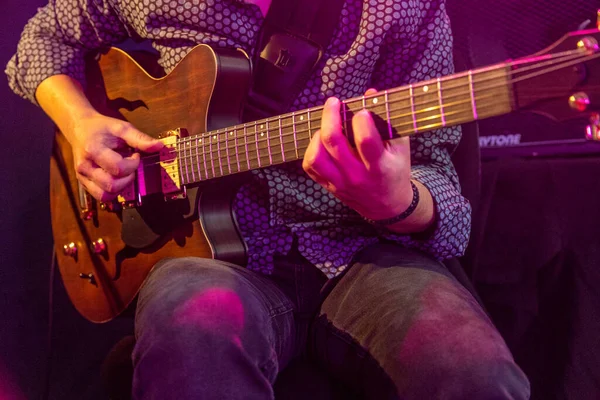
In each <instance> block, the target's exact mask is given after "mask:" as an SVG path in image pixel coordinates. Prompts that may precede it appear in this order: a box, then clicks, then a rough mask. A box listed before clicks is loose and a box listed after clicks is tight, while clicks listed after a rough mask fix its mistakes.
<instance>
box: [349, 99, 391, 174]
mask: <svg viewBox="0 0 600 400" xmlns="http://www.w3.org/2000/svg"><path fill="white" fill-rule="evenodd" d="M352 130H353V131H354V141H355V142H356V149H357V150H358V154H359V155H360V158H361V159H362V162H363V163H364V164H365V166H366V167H367V169H369V170H373V169H376V168H378V167H379V163H380V161H381V157H382V156H383V152H384V151H385V146H384V144H383V140H382V139H381V136H380V135H379V131H378V130H377V127H376V126H375V122H374V121H373V117H372V116H371V113H369V111H367V110H361V111H359V112H358V113H356V115H354V118H352Z"/></svg>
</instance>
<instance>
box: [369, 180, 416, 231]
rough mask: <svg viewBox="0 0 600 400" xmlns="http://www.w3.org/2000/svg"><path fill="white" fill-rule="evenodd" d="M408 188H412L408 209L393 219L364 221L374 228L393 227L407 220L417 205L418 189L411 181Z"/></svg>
mask: <svg viewBox="0 0 600 400" xmlns="http://www.w3.org/2000/svg"><path fill="white" fill-rule="evenodd" d="M410 186H411V187H412V191H413V198H412V202H411V203H410V205H409V206H408V208H407V209H406V210H405V211H404V212H403V213H402V214H399V215H396V216H395V217H392V218H387V219H369V218H365V221H367V222H368V223H370V224H373V225H375V226H389V225H393V224H395V223H397V222H400V221H402V220H404V219H406V218H408V216H409V215H411V214H412V213H413V212H414V211H415V210H416V209H417V205H418V204H419V189H418V188H417V186H416V185H415V184H414V183H413V181H410Z"/></svg>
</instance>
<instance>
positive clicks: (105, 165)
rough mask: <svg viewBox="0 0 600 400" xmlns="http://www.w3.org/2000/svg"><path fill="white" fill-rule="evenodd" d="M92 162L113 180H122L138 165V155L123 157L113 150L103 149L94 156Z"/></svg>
mask: <svg viewBox="0 0 600 400" xmlns="http://www.w3.org/2000/svg"><path fill="white" fill-rule="evenodd" d="M94 162H95V163H96V164H98V166H100V167H101V168H102V169H104V170H105V171H106V172H108V173H109V174H111V175H112V176H113V177H115V178H124V177H126V176H129V175H131V174H132V173H133V172H135V170H136V169H137V167H138V166H139V164H140V155H139V154H138V153H133V154H132V155H131V156H129V157H123V156H122V155H121V154H119V153H117V152H116V151H114V150H111V149H109V148H108V147H105V148H104V149H102V150H101V151H100V152H99V153H98V155H97V156H96V158H95V160H94Z"/></svg>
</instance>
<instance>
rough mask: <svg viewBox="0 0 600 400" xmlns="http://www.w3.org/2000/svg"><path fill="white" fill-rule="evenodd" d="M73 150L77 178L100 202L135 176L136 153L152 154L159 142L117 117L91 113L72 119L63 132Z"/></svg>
mask: <svg viewBox="0 0 600 400" xmlns="http://www.w3.org/2000/svg"><path fill="white" fill-rule="evenodd" d="M63 133H64V134H65V136H66V137H67V139H68V140H69V142H70V144H71V147H72V149H73V158H74V163H75V165H74V167H75V171H76V173H77V179H79V181H80V182H81V183H82V184H83V185H84V186H85V188H86V189H87V191H88V192H89V193H90V194H91V195H92V196H93V197H95V198H96V199H98V200H100V201H110V200H112V199H114V198H115V197H116V196H117V194H119V193H120V192H121V191H122V190H123V189H124V188H126V187H127V186H128V185H129V184H130V183H131V182H132V181H133V179H134V178H135V171H136V169H137V167H138V165H139V163H140V153H139V152H138V151H136V150H139V151H142V152H147V153H153V152H156V151H159V150H160V149H161V148H162V147H163V143H162V142H160V141H159V140H156V139H154V138H152V137H150V136H148V135H146V134H144V133H142V132H140V131H139V130H137V129H135V128H134V127H133V125H131V124H130V123H128V122H125V121H121V120H119V119H115V118H110V117H106V116H104V115H102V114H99V113H93V114H92V115H91V116H86V117H82V118H79V119H77V120H75V121H73V125H71V127H70V129H69V132H63Z"/></svg>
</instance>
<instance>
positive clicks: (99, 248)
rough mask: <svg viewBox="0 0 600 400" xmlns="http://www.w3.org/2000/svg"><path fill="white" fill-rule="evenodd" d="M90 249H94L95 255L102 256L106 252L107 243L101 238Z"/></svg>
mask: <svg viewBox="0 0 600 400" xmlns="http://www.w3.org/2000/svg"><path fill="white" fill-rule="evenodd" d="M90 248H91V249H92V251H93V252H94V254H100V253H103V252H104V251H106V243H105V242H104V240H103V239H102V238H99V239H97V240H96V241H94V242H92V243H91V245H90Z"/></svg>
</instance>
